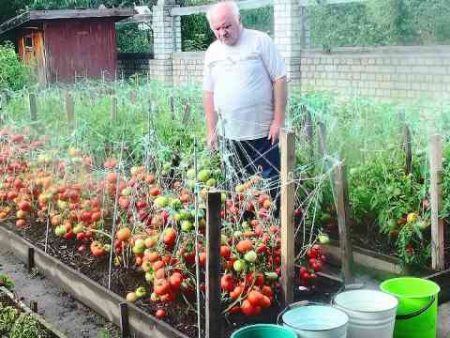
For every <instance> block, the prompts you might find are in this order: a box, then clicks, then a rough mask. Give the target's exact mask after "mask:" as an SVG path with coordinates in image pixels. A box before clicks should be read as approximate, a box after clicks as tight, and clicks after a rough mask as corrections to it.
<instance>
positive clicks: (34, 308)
mask: <svg viewBox="0 0 450 338" xmlns="http://www.w3.org/2000/svg"><path fill="white" fill-rule="evenodd" d="M30 309H31V311H33V312H34V313H37V312H38V303H37V302H36V301H35V300H32V301H31V302H30Z"/></svg>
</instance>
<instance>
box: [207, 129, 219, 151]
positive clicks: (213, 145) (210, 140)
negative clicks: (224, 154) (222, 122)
mask: <svg viewBox="0 0 450 338" xmlns="http://www.w3.org/2000/svg"><path fill="white" fill-rule="evenodd" d="M206 145H207V146H208V149H209V150H216V149H217V134H216V133H215V132H212V133H208V137H207V139H206Z"/></svg>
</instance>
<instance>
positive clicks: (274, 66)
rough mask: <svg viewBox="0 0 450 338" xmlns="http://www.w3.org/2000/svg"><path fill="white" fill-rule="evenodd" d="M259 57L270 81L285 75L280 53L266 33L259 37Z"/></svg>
mask: <svg viewBox="0 0 450 338" xmlns="http://www.w3.org/2000/svg"><path fill="white" fill-rule="evenodd" d="M261 57H262V59H263V62H264V65H265V66H266V69H267V72H268V73H269V76H270V78H271V80H272V81H276V80H278V79H280V78H282V77H284V76H286V75H287V72H286V66H285V65H284V62H283V59H282V57H281V54H280V53H279V51H278V50H277V48H276V46H275V44H274V42H273V41H272V39H271V38H270V37H269V36H268V35H267V34H263V35H262V37H261Z"/></svg>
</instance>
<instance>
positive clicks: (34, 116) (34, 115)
mask: <svg viewBox="0 0 450 338" xmlns="http://www.w3.org/2000/svg"><path fill="white" fill-rule="evenodd" d="M28 98H29V101H30V118H31V121H36V120H37V105H36V94H34V93H30V95H29V96H28Z"/></svg>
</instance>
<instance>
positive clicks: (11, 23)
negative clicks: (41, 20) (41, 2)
mask: <svg viewBox="0 0 450 338" xmlns="http://www.w3.org/2000/svg"><path fill="white" fill-rule="evenodd" d="M28 20H30V13H29V12H25V13H22V14H20V15H18V16H16V17H14V18H11V19H9V20H8V21H6V22H4V23H3V24H1V25H0V34H3V33H5V32H7V31H9V30H11V29H14V28H15V27H18V26H20V25H22V24H24V23H25V22H27V21H28Z"/></svg>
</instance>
